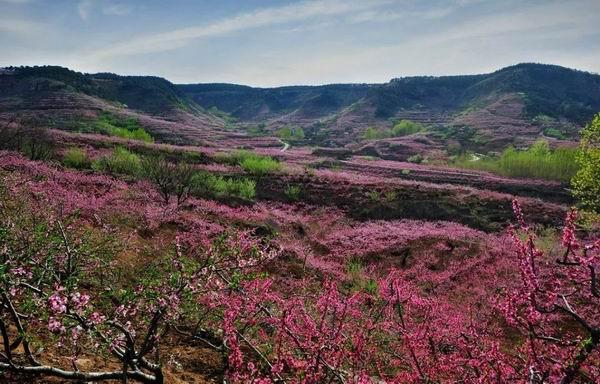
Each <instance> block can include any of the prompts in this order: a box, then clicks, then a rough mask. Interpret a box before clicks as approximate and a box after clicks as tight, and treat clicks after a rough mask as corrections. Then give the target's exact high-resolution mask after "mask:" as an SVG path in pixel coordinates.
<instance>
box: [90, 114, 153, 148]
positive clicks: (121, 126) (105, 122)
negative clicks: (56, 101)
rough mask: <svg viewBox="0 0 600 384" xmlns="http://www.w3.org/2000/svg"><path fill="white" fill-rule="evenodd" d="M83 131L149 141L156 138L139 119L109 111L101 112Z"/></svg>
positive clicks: (151, 141)
mask: <svg viewBox="0 0 600 384" xmlns="http://www.w3.org/2000/svg"><path fill="white" fill-rule="evenodd" d="M81 131H83V132H94V133H101V134H104V135H108V136H117V137H122V138H124V139H129V140H141V141H145V142H147V143H153V142H154V138H153V137H152V136H150V134H149V133H148V132H146V131H145V130H144V128H143V127H142V126H141V125H140V122H139V121H138V119H136V118H133V117H128V118H122V117H119V116H116V115H113V114H112V113H109V112H102V113H100V115H99V116H98V118H97V119H96V120H95V121H94V122H92V123H91V124H89V125H86V126H85V127H84V128H83V129H81Z"/></svg>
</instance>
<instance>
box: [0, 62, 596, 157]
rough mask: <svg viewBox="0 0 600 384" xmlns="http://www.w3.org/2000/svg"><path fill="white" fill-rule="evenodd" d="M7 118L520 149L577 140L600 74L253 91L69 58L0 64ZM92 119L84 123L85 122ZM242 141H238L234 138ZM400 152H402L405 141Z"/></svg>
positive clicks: (511, 74)
mask: <svg viewBox="0 0 600 384" xmlns="http://www.w3.org/2000/svg"><path fill="white" fill-rule="evenodd" d="M0 91H1V92H0V118H2V119H3V120H11V119H14V118H18V119H19V120H22V121H29V122H32V123H33V122H35V123H36V124H42V125H46V126H49V127H53V128H59V129H66V130H75V131H82V127H81V121H84V122H85V121H88V122H91V123H93V122H94V121H95V120H96V119H98V118H99V117H101V115H102V113H110V114H113V115H116V116H121V118H123V119H135V120H137V121H138V122H139V123H140V124H141V126H142V127H144V129H146V130H147V131H149V132H150V134H151V135H152V136H153V137H154V138H156V139H157V140H160V141H165V142H170V143H188V142H190V141H192V142H194V143H199V144H202V145H211V143H213V144H214V143H216V142H217V141H218V142H221V144H222V143H223V142H231V143H232V144H233V145H241V146H244V145H247V144H248V143H250V144H248V145H250V146H254V145H255V142H257V141H258V142H261V144H260V145H261V146H262V145H267V146H278V145H279V143H278V142H277V141H276V139H275V138H273V136H276V135H277V134H278V131H280V130H281V129H283V128H286V129H292V130H296V129H297V128H302V130H303V134H302V136H303V137H301V138H296V139H297V140H294V144H297V145H306V144H308V145H316V146H325V147H341V146H346V147H348V148H349V149H351V150H353V151H355V153H363V154H372V155H376V156H379V157H383V158H388V159H400V160H406V159H407V158H408V157H410V156H411V155H414V154H415V153H416V152H415V151H416V148H417V147H422V146H425V147H427V148H426V149H427V150H435V151H442V152H443V151H445V150H447V148H449V147H451V146H453V147H454V148H459V149H466V150H474V151H477V152H488V151H500V150H502V149H504V148H506V147H507V146H509V145H515V146H517V147H523V146H528V145H530V144H531V143H532V142H533V141H534V140H536V139H538V138H539V137H545V138H546V139H548V140H549V141H550V142H551V144H553V145H557V144H561V143H564V144H561V145H565V144H566V145H573V144H574V141H576V140H577V139H578V132H579V130H580V128H581V127H582V126H583V124H584V123H585V122H586V121H588V120H589V119H590V118H591V116H592V115H593V113H594V112H595V111H598V110H600V76H599V75H595V74H591V73H587V72H581V71H576V70H572V69H568V68H563V67H559V66H552V65H542V64H518V65H515V66H511V67H507V68H504V69H501V70H498V71H496V72H493V73H490V74H481V75H468V76H442V77H430V76H421V77H403V78H397V79H393V80H391V81H390V82H388V83H385V84H331V85H322V86H286V87H278V88H253V87H248V86H243V85H235V84H188V85H174V84H172V83H170V82H169V81H167V80H165V79H162V78H159V77H153V76H119V75H115V74H110V73H99V74H83V73H78V72H74V71H71V70H69V69H66V68H62V67H55V66H42V67H9V68H6V69H3V70H2V71H1V72H0ZM402 119H405V120H410V121H413V122H419V123H422V124H423V125H424V126H425V128H426V129H425V130H424V131H423V132H421V133H419V134H418V135H409V136H406V137H392V138H389V137H388V138H385V139H383V140H376V141H374V142H371V141H369V142H367V143H365V142H364V140H363V135H364V133H365V131H366V130H367V128H369V127H374V128H375V129H377V130H380V131H385V130H388V129H390V128H391V127H392V126H393V125H394V124H395V122H397V121H399V120H402ZM85 130H86V128H85V127H84V128H83V131H85ZM234 143H235V144H234ZM395 148H396V149H398V150H396V149H395Z"/></svg>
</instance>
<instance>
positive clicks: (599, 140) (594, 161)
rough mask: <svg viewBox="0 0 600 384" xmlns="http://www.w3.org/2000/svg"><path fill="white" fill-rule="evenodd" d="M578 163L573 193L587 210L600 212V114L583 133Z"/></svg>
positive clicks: (573, 181)
mask: <svg viewBox="0 0 600 384" xmlns="http://www.w3.org/2000/svg"><path fill="white" fill-rule="evenodd" d="M577 162H578V164H579V167H580V168H579V171H578V172H577V174H575V176H574V177H573V179H572V180H571V184H572V186H573V193H574V194H575V196H577V197H578V198H579V199H580V201H581V204H582V205H583V206H584V207H585V208H587V209H590V210H592V211H595V212H600V113H597V114H596V116H594V118H593V119H592V121H591V122H590V123H589V124H588V125H587V126H586V127H585V128H584V129H583V131H581V143H580V144H579V151H578V152H577Z"/></svg>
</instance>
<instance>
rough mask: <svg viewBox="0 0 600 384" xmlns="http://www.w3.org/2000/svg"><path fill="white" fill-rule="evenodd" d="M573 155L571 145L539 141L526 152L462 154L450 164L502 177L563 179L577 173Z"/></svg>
mask: <svg viewBox="0 0 600 384" xmlns="http://www.w3.org/2000/svg"><path fill="white" fill-rule="evenodd" d="M575 155H576V150H575V149H571V148H557V149H555V150H550V149H549V148H548V143H547V142H546V141H543V140H541V141H538V142H536V143H535V144H534V145H533V146H531V148H529V149H527V150H525V151H519V150H516V149H514V148H512V147H511V148H508V149H506V150H505V151H504V152H502V154H501V155H500V156H497V157H491V156H484V157H481V158H476V157H474V156H473V155H472V154H464V155H461V156H458V157H457V158H456V159H455V160H454V161H453V162H452V164H453V165H454V166H457V167H460V168H468V169H480V170H484V171H489V172H492V173H495V174H498V175H502V176H509V177H526V178H538V179H548V180H560V181H565V182H566V181H569V180H571V178H572V177H573V176H574V175H575V173H576V172H577V169H578V165H577V163H576V161H575Z"/></svg>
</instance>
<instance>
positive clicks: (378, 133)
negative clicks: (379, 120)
mask: <svg viewBox="0 0 600 384" xmlns="http://www.w3.org/2000/svg"><path fill="white" fill-rule="evenodd" d="M386 137H389V136H388V131H386V130H383V131H382V130H379V129H377V128H375V127H368V128H367V129H366V130H365V131H364V132H363V139H365V140H377V139H384V138H386Z"/></svg>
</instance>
